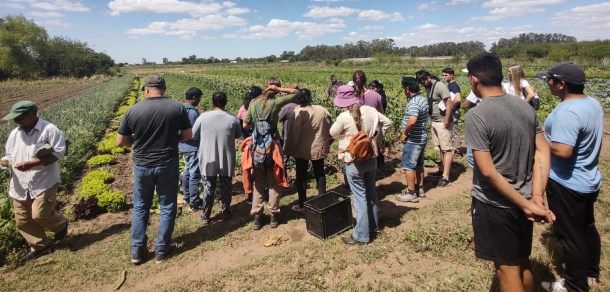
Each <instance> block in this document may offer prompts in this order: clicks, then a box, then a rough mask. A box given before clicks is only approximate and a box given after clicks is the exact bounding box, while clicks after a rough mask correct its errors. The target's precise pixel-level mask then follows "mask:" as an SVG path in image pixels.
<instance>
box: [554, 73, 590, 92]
mask: <svg viewBox="0 0 610 292" xmlns="http://www.w3.org/2000/svg"><path fill="white" fill-rule="evenodd" d="M551 80H552V81H553V84H557V83H559V82H562V81H563V80H560V79H557V78H555V77H551ZM563 82H565V84H566V89H567V90H568V93H572V94H584V93H585V86H584V85H582V84H574V83H569V82H567V81H563Z"/></svg>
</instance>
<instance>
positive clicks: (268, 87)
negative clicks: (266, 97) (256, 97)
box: [265, 85, 280, 92]
mask: <svg viewBox="0 0 610 292" xmlns="http://www.w3.org/2000/svg"><path fill="white" fill-rule="evenodd" d="M279 89H280V88H279V87H277V86H275V85H267V88H265V90H267V91H273V92H279V91H280V90H279Z"/></svg>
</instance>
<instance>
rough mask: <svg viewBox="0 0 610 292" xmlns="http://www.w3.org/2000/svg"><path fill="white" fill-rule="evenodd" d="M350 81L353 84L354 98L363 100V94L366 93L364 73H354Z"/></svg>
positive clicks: (360, 71) (359, 71)
mask: <svg viewBox="0 0 610 292" xmlns="http://www.w3.org/2000/svg"><path fill="white" fill-rule="evenodd" d="M352 81H353V82H354V92H355V93H356V97H358V98H360V99H363V98H364V92H365V91H366V89H365V86H366V74H364V71H362V70H358V71H356V72H354V75H352Z"/></svg>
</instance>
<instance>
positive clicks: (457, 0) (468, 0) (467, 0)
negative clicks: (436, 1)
mask: <svg viewBox="0 0 610 292" xmlns="http://www.w3.org/2000/svg"><path fill="white" fill-rule="evenodd" d="M475 1H476V0H451V2H449V3H447V5H458V4H460V5H461V4H468V3H472V2H475Z"/></svg>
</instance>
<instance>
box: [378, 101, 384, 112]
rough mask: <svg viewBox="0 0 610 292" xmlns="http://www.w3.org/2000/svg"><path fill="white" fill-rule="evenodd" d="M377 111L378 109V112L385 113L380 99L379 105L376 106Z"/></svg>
mask: <svg viewBox="0 0 610 292" xmlns="http://www.w3.org/2000/svg"><path fill="white" fill-rule="evenodd" d="M377 111H378V112H379V113H380V114H383V115H385V110H383V103H381V101H379V106H378V107H377Z"/></svg>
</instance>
